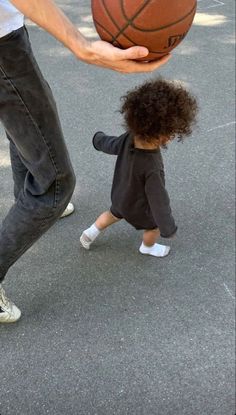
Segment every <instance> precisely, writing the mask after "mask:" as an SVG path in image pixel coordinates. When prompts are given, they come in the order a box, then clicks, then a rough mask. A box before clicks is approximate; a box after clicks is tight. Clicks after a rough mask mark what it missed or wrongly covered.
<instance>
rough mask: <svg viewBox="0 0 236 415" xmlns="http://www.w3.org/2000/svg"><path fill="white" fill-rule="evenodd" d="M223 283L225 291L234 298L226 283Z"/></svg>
mask: <svg viewBox="0 0 236 415" xmlns="http://www.w3.org/2000/svg"><path fill="white" fill-rule="evenodd" d="M223 284H224V287H225V290H226V291H227V293H228V294H229V295H230V297H231V298H233V299H234V300H235V297H234V296H233V294H232V293H231V291H230V289H229V288H228V287H227V285H226V284H225V283H223Z"/></svg>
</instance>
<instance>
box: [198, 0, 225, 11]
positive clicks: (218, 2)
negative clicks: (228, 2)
mask: <svg viewBox="0 0 236 415" xmlns="http://www.w3.org/2000/svg"><path fill="white" fill-rule="evenodd" d="M201 1H202V0H198V3H200V2H201ZM213 2H214V3H215V4H212V5H211V6H204V5H202V6H201V3H200V4H199V6H200V7H198V10H199V11H201V10H203V11H204V10H207V9H212V8H213V7H219V6H224V5H225V3H223V1H220V0H213Z"/></svg>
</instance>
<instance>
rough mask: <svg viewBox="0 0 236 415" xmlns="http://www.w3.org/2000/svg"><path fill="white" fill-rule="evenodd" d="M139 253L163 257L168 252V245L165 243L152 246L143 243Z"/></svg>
mask: <svg viewBox="0 0 236 415" xmlns="http://www.w3.org/2000/svg"><path fill="white" fill-rule="evenodd" d="M139 252H141V254H147V255H152V256H155V257H164V256H166V255H168V253H169V252H170V247H169V246H165V245H159V244H154V245H152V246H146V245H144V243H142V245H141V246H140V248H139Z"/></svg>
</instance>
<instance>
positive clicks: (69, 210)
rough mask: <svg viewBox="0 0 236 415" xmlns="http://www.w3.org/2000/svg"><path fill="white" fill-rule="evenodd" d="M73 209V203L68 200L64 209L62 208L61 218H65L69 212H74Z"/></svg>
mask: <svg viewBox="0 0 236 415" xmlns="http://www.w3.org/2000/svg"><path fill="white" fill-rule="evenodd" d="M74 210H75V207H74V205H73V203H71V202H70V203H69V204H68V205H67V207H66V209H65V210H64V212H63V213H62V215H61V219H62V218H65V217H66V216H69V215H71V214H72V213H73V212H74Z"/></svg>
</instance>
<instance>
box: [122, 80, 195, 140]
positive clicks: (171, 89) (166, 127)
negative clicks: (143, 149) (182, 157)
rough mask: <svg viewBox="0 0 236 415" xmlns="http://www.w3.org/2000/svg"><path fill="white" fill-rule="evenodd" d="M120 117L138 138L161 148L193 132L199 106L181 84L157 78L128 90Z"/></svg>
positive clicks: (123, 98)
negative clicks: (155, 143)
mask: <svg viewBox="0 0 236 415" xmlns="http://www.w3.org/2000/svg"><path fill="white" fill-rule="evenodd" d="M121 99H122V101H123V104H122V107H121V111H120V112H121V114H124V118H125V122H126V126H127V127H128V129H129V131H131V132H132V133H133V134H134V135H135V136H137V137H138V138H139V139H142V140H144V141H146V142H148V143H151V142H154V141H157V143H159V145H160V146H163V147H165V145H166V143H167V142H168V141H170V140H173V139H174V138H175V137H176V136H177V137H178V138H179V141H181V140H183V137H184V136H188V135H190V134H191V133H192V125H193V124H194V123H195V122H196V115H197V111H198V105H197V101H196V99H195V98H194V97H193V96H192V95H191V94H190V93H189V92H188V91H187V90H186V89H185V88H184V87H183V86H182V85H181V84H180V82H175V81H174V82H173V81H166V80H164V79H162V78H160V77H159V78H157V79H154V80H150V81H147V82H145V83H144V84H143V85H141V86H139V87H136V88H135V89H133V90H131V91H128V92H127V94H126V95H125V96H123V97H122V98H121Z"/></svg>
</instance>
